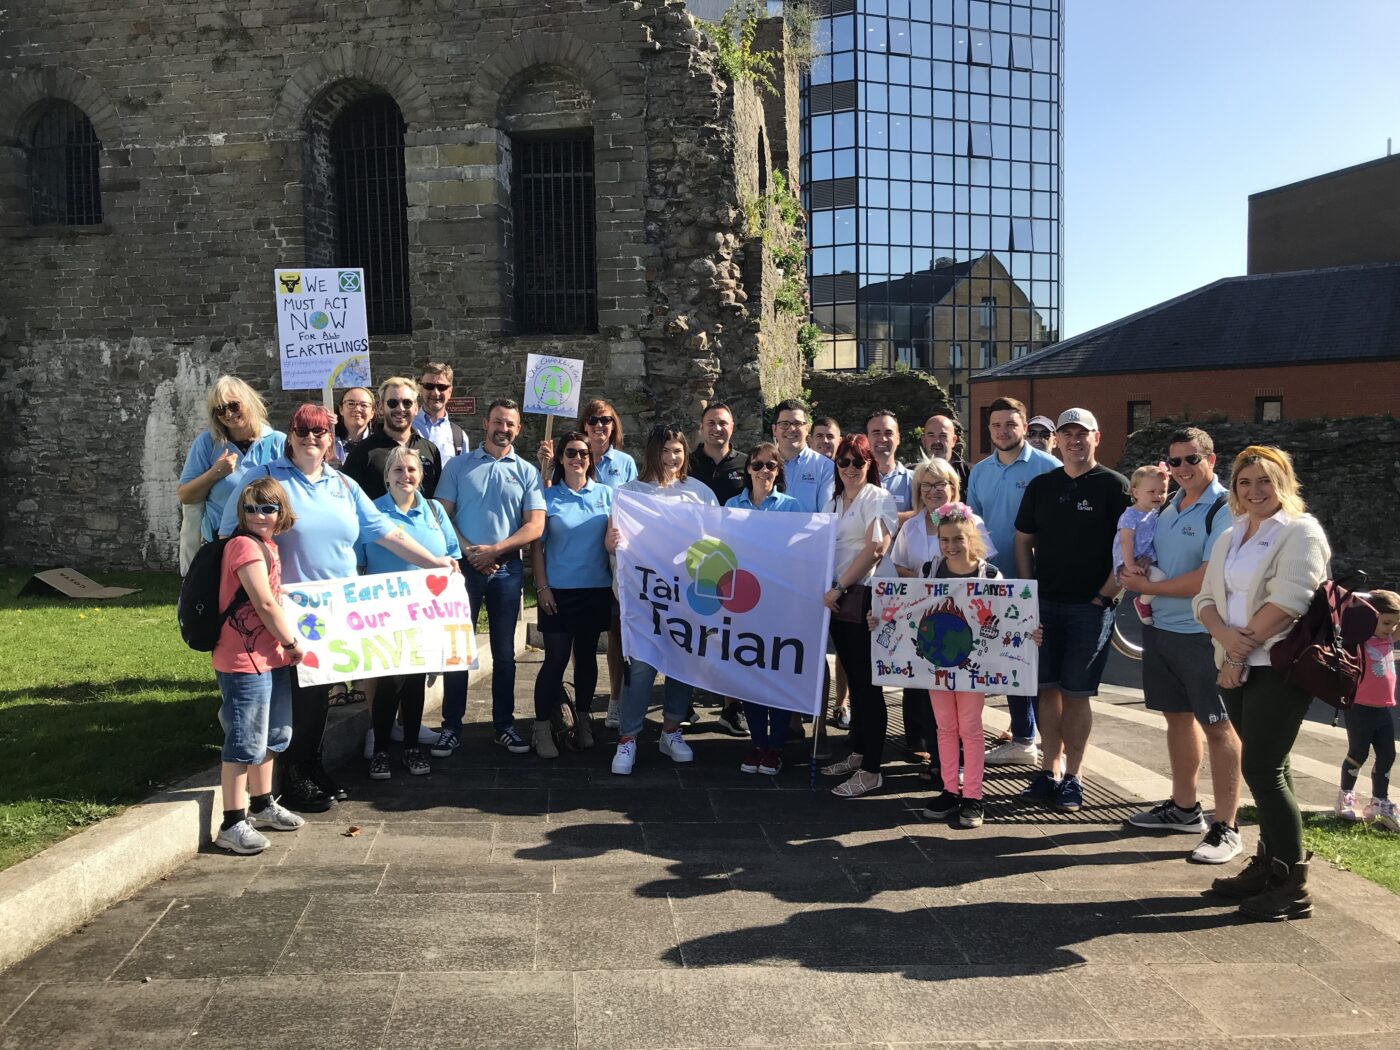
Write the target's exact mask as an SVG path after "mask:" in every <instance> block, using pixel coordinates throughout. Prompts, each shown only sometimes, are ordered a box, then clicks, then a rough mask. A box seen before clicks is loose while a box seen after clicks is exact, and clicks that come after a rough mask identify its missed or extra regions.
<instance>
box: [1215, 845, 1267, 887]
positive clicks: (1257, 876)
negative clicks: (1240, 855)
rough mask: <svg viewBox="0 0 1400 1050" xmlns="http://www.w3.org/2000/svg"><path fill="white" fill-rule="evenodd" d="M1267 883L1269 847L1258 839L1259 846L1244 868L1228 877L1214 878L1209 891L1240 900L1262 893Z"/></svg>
mask: <svg viewBox="0 0 1400 1050" xmlns="http://www.w3.org/2000/svg"><path fill="white" fill-rule="evenodd" d="M1268 884H1269V848H1268V847H1267V846H1265V845H1264V840H1263V839H1260V840H1259V848H1258V849H1257V850H1255V852H1254V856H1252V857H1250V858H1249V863H1248V864H1246V865H1245V866H1244V870H1243V871H1241V872H1240V873H1239V874H1238V875H1231V876H1230V877H1229V878H1225V879H1216V880H1215V881H1214V882H1212V883H1211V884H1210V892H1211V893H1214V894H1216V895H1217V896H1220V897H1229V898H1230V899H1231V900H1232V901H1242V900H1246V899H1248V898H1250V897H1254V896H1257V895H1258V894H1260V893H1263V892H1264V889H1265V887H1266V886H1268Z"/></svg>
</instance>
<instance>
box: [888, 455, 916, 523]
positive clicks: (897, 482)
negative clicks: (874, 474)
mask: <svg viewBox="0 0 1400 1050" xmlns="http://www.w3.org/2000/svg"><path fill="white" fill-rule="evenodd" d="M880 487H881V488H882V489H884V490H885V491H886V492H888V493H889V494H890V496H891V497H892V498H893V499H894V509H895V510H898V511H906V510H913V509H914V472H913V471H912V470H910V469H909V468H908V467H906V466H905V465H904V464H903V463H895V465H894V469H893V470H891V471H890V472H889V473H888V474H881V475H880Z"/></svg>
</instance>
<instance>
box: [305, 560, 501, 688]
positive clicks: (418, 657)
mask: <svg viewBox="0 0 1400 1050" xmlns="http://www.w3.org/2000/svg"><path fill="white" fill-rule="evenodd" d="M282 608H283V609H284V610H286V613H287V617H288V618H289V619H290V620H291V621H292V623H293V625H294V626H295V627H296V631H297V634H298V635H299V636H300V638H301V648H302V651H303V653H305V657H304V658H303V660H302V662H301V665H300V666H299V667H298V668H297V679H298V681H300V682H301V683H302V684H303V685H323V684H325V683H327V682H346V681H350V680H352V679H355V678H383V677H385V676H386V675H392V674H441V673H442V672H444V671H466V670H468V669H470V668H471V667H472V666H474V665H475V663H476V635H475V632H474V631H473V624H472V617H471V609H470V607H469V605H468V603H467V585H466V581H464V580H463V579H462V576H461V574H460V573H455V572H454V573H448V572H442V571H431V570H426V569H415V570H413V571H412V572H386V573H380V574H378V575H374V576H348V577H344V578H342V579H336V580H307V581H305V582H303V583H291V584H285V583H284V584H283V585H282Z"/></svg>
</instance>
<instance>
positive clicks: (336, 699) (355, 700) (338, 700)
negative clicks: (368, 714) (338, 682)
mask: <svg viewBox="0 0 1400 1050" xmlns="http://www.w3.org/2000/svg"><path fill="white" fill-rule="evenodd" d="M367 699H368V697H366V696H365V691H364V690H363V689H342V690H341V691H340V692H338V693H332V694H331V695H330V705H331V707H345V706H346V705H347V704H363V703H364V702H365V700H367Z"/></svg>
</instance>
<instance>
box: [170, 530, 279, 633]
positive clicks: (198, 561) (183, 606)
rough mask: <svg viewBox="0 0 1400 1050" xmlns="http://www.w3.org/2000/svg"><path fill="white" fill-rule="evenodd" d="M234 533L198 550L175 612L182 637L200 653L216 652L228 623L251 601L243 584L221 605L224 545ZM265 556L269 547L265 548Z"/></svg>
mask: <svg viewBox="0 0 1400 1050" xmlns="http://www.w3.org/2000/svg"><path fill="white" fill-rule="evenodd" d="M230 539H232V537H225V538H223V539H216V540H214V541H213V542H211V543H206V544H205V545H204V546H202V547H200V548H199V550H197V551H195V555H194V559H193V560H192V561H191V562H190V569H189V572H187V573H185V578H184V580H182V581H181V582H180V600H179V602H178V603H177V604H176V606H175V616H176V618H177V619H178V620H179V621H180V637H181V638H183V639H184V640H185V644H186V645H188V646H189V647H190V648H191V649H193V650H194V651H195V652H198V653H212V652H213V651H214V646H215V645H217V644H218V642H219V632H220V631H222V630H223V629H224V623H225V622H226V621H227V620H228V618H229V617H230V616H232V615H233V614H234V612H236V611H237V609H238V607H239V606H240V605H244V604H246V603H247V601H248V592H247V591H246V590H244V589H243V587H241V586H240V587H239V588H238V593H237V594H235V595H234V596H233V601H231V602H229V604H228V607H227V608H225V609H220V608H219V578H220V577H221V576H222V575H223V571H224V548H225V547H227V546H228V544H229V540H230ZM262 553H263V558H264V559H266V558H267V550H266V549H265V548H264V549H263V552H262Z"/></svg>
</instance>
